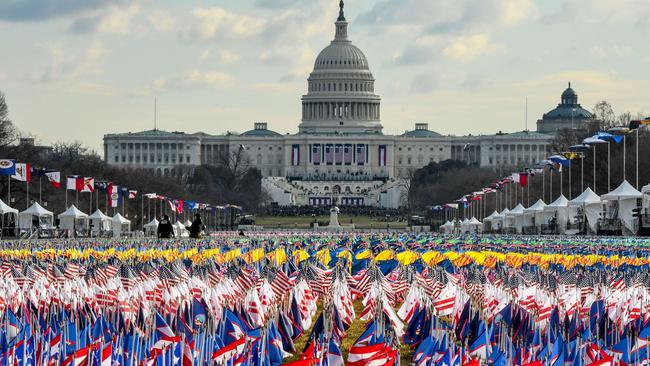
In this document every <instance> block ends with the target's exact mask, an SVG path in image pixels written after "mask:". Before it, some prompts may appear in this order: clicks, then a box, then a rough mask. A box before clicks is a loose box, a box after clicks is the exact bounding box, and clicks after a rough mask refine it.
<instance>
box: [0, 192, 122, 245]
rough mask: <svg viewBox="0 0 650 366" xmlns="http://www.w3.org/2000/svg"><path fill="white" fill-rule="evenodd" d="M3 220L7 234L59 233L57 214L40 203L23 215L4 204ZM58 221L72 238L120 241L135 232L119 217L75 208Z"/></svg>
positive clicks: (1, 205) (0, 212)
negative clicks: (98, 237)
mask: <svg viewBox="0 0 650 366" xmlns="http://www.w3.org/2000/svg"><path fill="white" fill-rule="evenodd" d="M0 217H1V218H2V220H1V225H2V227H3V228H4V229H5V230H6V231H5V233H8V232H9V231H10V230H15V229H18V230H19V231H20V232H27V233H33V232H36V231H53V230H54V229H56V227H55V226H54V213H52V211H49V210H47V209H45V208H43V206H41V205H40V204H38V203H34V204H33V205H32V206H30V207H29V208H28V209H26V210H25V211H21V212H19V211H18V210H16V209H14V208H12V207H9V206H8V205H7V204H6V203H4V202H3V201H2V200H0ZM57 218H58V219H59V227H58V229H59V230H64V231H67V232H68V233H69V235H70V236H73V235H74V236H100V235H112V236H115V237H119V236H122V235H124V234H125V233H129V232H131V221H130V220H128V219H126V218H125V217H123V216H122V215H121V214H119V213H117V214H115V216H113V217H109V216H106V215H105V214H104V213H103V212H102V211H100V210H97V211H95V212H94V213H93V214H92V215H88V214H86V213H84V212H82V211H81V210H79V209H78V208H77V207H75V206H74V205H72V206H70V207H69V208H68V209H67V210H65V212H62V213H60V214H59V215H57ZM12 234H13V233H12Z"/></svg>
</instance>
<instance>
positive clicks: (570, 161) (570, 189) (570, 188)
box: [569, 160, 573, 199]
mask: <svg viewBox="0 0 650 366" xmlns="http://www.w3.org/2000/svg"><path fill="white" fill-rule="evenodd" d="M569 163H570V165H569V199H571V192H572V191H573V187H572V186H571V165H573V164H572V160H569Z"/></svg>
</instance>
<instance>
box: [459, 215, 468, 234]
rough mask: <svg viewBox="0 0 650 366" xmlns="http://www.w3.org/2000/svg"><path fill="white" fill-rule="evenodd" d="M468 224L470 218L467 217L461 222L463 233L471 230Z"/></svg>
mask: <svg viewBox="0 0 650 366" xmlns="http://www.w3.org/2000/svg"><path fill="white" fill-rule="evenodd" d="M468 224H469V220H468V219H467V217H466V218H465V219H463V221H461V222H460V232H461V233H466V232H467V231H469V227H468V226H467V225H468Z"/></svg>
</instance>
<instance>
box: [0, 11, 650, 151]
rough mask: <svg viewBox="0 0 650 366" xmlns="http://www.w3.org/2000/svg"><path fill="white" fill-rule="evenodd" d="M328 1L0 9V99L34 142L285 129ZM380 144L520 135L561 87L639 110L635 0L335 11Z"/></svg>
mask: <svg viewBox="0 0 650 366" xmlns="http://www.w3.org/2000/svg"><path fill="white" fill-rule="evenodd" d="M337 15H338V0H212V1H208V0H202V1H191V0H182V1H180V0H176V1H170V0H155V1H154V0H0V90H1V91H3V92H4V93H5V94H6V97H7V101H8V103H9V109H10V116H11V118H12V119H13V121H14V123H15V124H16V125H17V126H18V127H19V128H20V130H21V131H23V132H27V133H31V134H33V135H34V136H35V137H37V138H38V139H40V140H41V141H42V142H44V143H52V142H56V141H62V140H65V141H70V140H80V141H82V142H83V143H85V144H86V145H88V146H90V147H92V148H93V149H96V150H98V151H101V149H100V147H101V139H102V136H103V135H104V134H106V133H113V132H128V131H139V130H144V129H150V128H152V127H153V104H154V103H153V100H154V96H156V97H157V99H158V127H159V128H161V129H165V130H170V131H173V130H180V131H186V132H197V131H204V132H207V133H211V134H221V133H224V132H225V131H240V132H242V131H245V130H248V129H250V128H252V125H253V122H254V121H268V122H269V128H271V129H273V130H276V131H278V132H280V133H286V132H291V133H294V132H296V131H297V126H298V123H299V122H300V121H299V119H300V115H301V114H300V97H301V95H302V94H304V93H305V92H306V78H307V76H308V74H309V72H310V71H311V69H312V68H313V62H314V59H315V58H316V56H317V54H318V52H319V51H320V50H321V49H322V48H323V47H325V46H326V45H327V44H328V43H329V41H330V40H331V39H332V38H333V36H334V25H333V22H334V20H335V19H336V17H337ZM346 17H347V19H348V21H349V22H350V27H349V34H350V38H351V39H352V41H353V42H354V44H355V45H357V46H358V47H359V48H361V49H362V50H363V51H364V52H365V54H366V56H367V57H368V60H369V63H370V67H371V71H372V72H373V74H374V76H375V78H376V79H377V84H376V87H375V90H376V92H377V93H378V94H379V95H380V96H381V97H382V122H383V125H384V133H387V134H395V133H402V132H404V130H405V129H406V128H412V127H413V124H414V123H415V122H428V123H429V127H430V129H432V130H435V131H438V132H440V133H443V134H455V135H462V134H468V133H472V134H478V133H494V132H497V131H499V130H502V131H516V130H522V129H523V128H524V121H525V98H526V97H528V99H529V110H528V121H529V127H530V128H531V129H534V124H535V121H536V120H537V119H538V118H540V116H541V115H542V114H543V113H544V112H546V111H548V110H550V109H552V108H554V107H555V105H557V103H559V97H560V93H561V92H562V91H563V90H564V88H566V84H567V82H568V81H571V82H572V86H573V87H574V89H575V90H576V91H577V93H578V95H579V98H580V102H581V103H582V105H583V107H585V108H587V109H589V110H591V109H592V107H593V105H594V104H595V103H596V102H597V101H599V100H601V99H606V100H608V101H610V102H611V103H612V104H613V106H614V110H615V112H616V113H622V112H624V111H630V112H632V113H633V114H636V113H637V112H649V111H650V98H648V95H649V92H648V90H649V89H650V80H649V79H650V73H649V72H648V71H649V70H650V49H649V48H648V39H649V38H650V2H648V1H647V0H617V1H613V0H347V1H346Z"/></svg>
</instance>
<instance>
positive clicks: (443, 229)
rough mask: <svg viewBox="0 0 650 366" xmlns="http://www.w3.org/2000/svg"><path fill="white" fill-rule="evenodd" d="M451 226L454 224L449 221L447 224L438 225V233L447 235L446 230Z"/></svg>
mask: <svg viewBox="0 0 650 366" xmlns="http://www.w3.org/2000/svg"><path fill="white" fill-rule="evenodd" d="M453 225H454V224H452V223H451V222H450V221H449V220H447V222H445V223H444V224H442V225H440V232H441V233H443V234H447V228H449V227H450V226H453Z"/></svg>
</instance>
